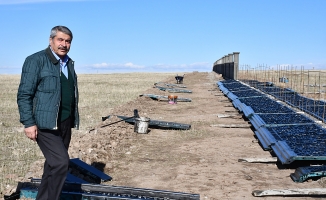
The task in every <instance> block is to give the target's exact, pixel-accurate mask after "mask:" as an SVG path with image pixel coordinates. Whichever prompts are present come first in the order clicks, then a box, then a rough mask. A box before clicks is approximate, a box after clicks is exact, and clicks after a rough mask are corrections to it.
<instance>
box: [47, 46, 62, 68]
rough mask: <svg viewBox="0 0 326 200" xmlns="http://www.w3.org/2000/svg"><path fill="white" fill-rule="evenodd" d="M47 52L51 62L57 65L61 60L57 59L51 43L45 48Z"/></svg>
mask: <svg viewBox="0 0 326 200" xmlns="http://www.w3.org/2000/svg"><path fill="white" fill-rule="evenodd" d="M45 52H46V54H47V55H48V56H49V58H50V60H51V62H52V63H53V64H54V65H56V64H58V63H59V60H57V59H56V58H55V56H54V55H53V53H52V51H51V49H50V45H49V46H48V47H47V48H46V49H45Z"/></svg>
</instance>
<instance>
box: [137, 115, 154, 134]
mask: <svg viewBox="0 0 326 200" xmlns="http://www.w3.org/2000/svg"><path fill="white" fill-rule="evenodd" d="M149 121H150V118H147V117H140V118H135V124H134V131H135V132H136V133H147V132H148V125H149Z"/></svg>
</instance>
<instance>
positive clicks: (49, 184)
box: [17, 26, 79, 200]
mask: <svg viewBox="0 0 326 200" xmlns="http://www.w3.org/2000/svg"><path fill="white" fill-rule="evenodd" d="M72 39H73V35H72V32H71V31H70V30H69V29H68V28H67V27H65V26H55V27H53V28H52V29H51V33H50V39H49V46H48V47H47V48H46V49H44V50H42V51H39V52H37V53H34V54H32V55H30V56H28V57H27V58H26V59H25V62H24V65H23V67H22V73H21V80H20V84H19V88H18V93H17V104H18V110H19V114H20V122H21V123H22V124H23V125H24V127H25V129H24V131H25V135H26V136H27V137H28V138H29V139H31V140H33V141H36V142H37V144H38V145H39V147H40V149H41V151H42V153H43V155H44V157H45V162H44V171H43V175H42V181H41V184H40V187H39V188H38V194H37V197H36V199H41V200H46V199H49V200H50V199H51V200H52V199H53V200H58V199H59V198H60V194H61V190H62V187H63V184H64V181H65V179H66V176H67V172H68V166H69V155H68V147H69V143H70V139H71V128H76V129H79V113H78V86H77V75H76V72H75V69H74V61H73V60H72V59H71V58H70V57H69V56H68V55H67V54H68V52H69V50H70V45H71V42H72Z"/></svg>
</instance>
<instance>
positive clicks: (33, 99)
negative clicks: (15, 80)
mask: <svg viewBox="0 0 326 200" xmlns="http://www.w3.org/2000/svg"><path fill="white" fill-rule="evenodd" d="M67 67H68V70H70V72H71V75H72V78H73V80H74V87H75V109H74V110H75V113H74V114H73V116H72V117H73V119H74V123H73V124H72V128H73V127H74V128H76V129H79V113H78V86H77V75H76V73H75V69H74V61H73V60H71V59H69V61H68V63H67ZM60 75H61V68H60V62H59V60H57V59H56V58H55V56H54V55H53V53H52V51H51V49H50V47H48V48H46V49H45V50H42V51H39V52H37V53H35V54H32V55H30V56H28V57H27V58H26V59H25V62H24V65H23V68H22V73H21V80H20V85H19V88H18V93H17V104H18V110H19V114H20V122H21V123H22V124H23V125H24V126H25V128H27V127H30V126H33V125H37V127H38V128H39V129H49V130H56V129H58V125H57V123H58V113H59V107H60V101H61V84H60Z"/></svg>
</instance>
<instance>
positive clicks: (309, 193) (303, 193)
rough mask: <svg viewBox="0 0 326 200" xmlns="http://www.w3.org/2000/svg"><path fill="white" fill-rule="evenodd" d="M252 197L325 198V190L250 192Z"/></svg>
mask: <svg viewBox="0 0 326 200" xmlns="http://www.w3.org/2000/svg"><path fill="white" fill-rule="evenodd" d="M252 195H253V196H255V197H263V196H326V188H310V189H272V190H254V191H253V192H252Z"/></svg>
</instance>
